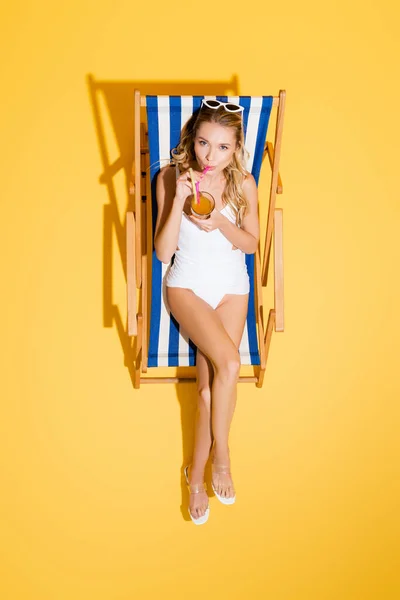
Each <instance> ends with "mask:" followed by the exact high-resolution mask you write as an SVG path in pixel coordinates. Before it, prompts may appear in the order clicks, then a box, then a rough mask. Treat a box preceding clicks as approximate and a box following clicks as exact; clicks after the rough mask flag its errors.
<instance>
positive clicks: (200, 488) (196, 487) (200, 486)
mask: <svg viewBox="0 0 400 600" xmlns="http://www.w3.org/2000/svg"><path fill="white" fill-rule="evenodd" d="M188 471H189V465H187V466H186V467H185V468H184V469H183V472H184V474H185V479H186V485H187V487H188V490H189V493H190V494H200V493H201V492H206V491H207V484H206V483H205V482H204V483H195V484H190V483H189V473H188ZM188 511H189V515H190V518H191V519H192V521H193V523H194V524H195V525H204V523H207V521H208V517H209V515H210V507H209V506H207V508H206V512H205V513H204V515H203V516H201V517H199V518H198V519H195V518H194V517H193V515H192V513H191V512H190V507H189V508H188Z"/></svg>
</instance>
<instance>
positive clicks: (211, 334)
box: [167, 287, 247, 495]
mask: <svg viewBox="0 0 400 600" xmlns="http://www.w3.org/2000/svg"><path fill="white" fill-rule="evenodd" d="M167 298H168V303H169V306H170V309H171V311H172V313H173V314H174V316H175V318H176V319H177V321H178V322H179V323H180V325H181V327H182V329H184V330H185V332H186V333H187V334H188V335H189V337H190V338H191V339H192V340H193V342H194V343H195V344H196V346H197V347H198V348H199V349H200V351H201V352H202V353H203V354H204V355H206V356H207V357H208V358H209V359H210V361H211V362H212V365H213V367H214V381H213V387H212V399H213V400H212V404H213V408H212V425H213V435H214V438H215V442H216V450H217V455H216V456H217V458H218V460H220V459H221V460H222V458H225V459H228V458H229V451H228V437H229V427H230V423H231V420H232V415H233V411H234V407H235V402H236V383H237V379H238V375H239V369H240V359H239V353H238V346H239V343H240V338H241V335H240V337H239V335H238V333H237V332H238V331H239V329H241V332H243V326H244V321H245V315H246V313H247V295H246V296H225V298H224V299H223V300H222V302H221V304H220V306H219V307H218V309H217V310H213V309H212V308H211V306H210V305H209V304H207V303H206V302H205V301H204V300H202V299H201V298H199V297H198V296H196V295H195V294H194V293H193V292H192V291H191V290H187V289H184V288H169V287H168V288H167ZM232 298H233V299H234V298H236V299H239V300H236V301H233V300H231V299H232ZM223 306H224V307H225V308H223ZM237 309H239V313H236V314H231V315H230V316H229V315H228V313H229V312H230V311H232V310H237ZM217 311H219V312H217ZM242 313H243V314H244V317H243V316H242ZM222 319H224V321H225V322H226V323H227V324H228V326H229V327H230V329H231V330H232V332H233V333H232V335H233V337H235V338H238V337H239V340H238V342H237V343H236V344H235V343H234V341H233V340H232V338H231V337H230V335H229V334H228V333H227V331H226V329H225V326H224V324H223V322H222ZM239 322H240V326H239ZM193 483H199V482H197V481H196V482H195V481H194V480H193ZM221 485H222V484H221ZM225 487H226V486H225ZM224 493H225V495H226V494H227V493H228V491H227V490H226V489H225V491H224Z"/></svg>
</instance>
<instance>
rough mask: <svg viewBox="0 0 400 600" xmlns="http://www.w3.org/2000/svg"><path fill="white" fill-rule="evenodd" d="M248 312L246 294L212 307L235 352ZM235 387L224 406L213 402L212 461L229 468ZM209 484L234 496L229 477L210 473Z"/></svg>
mask: <svg viewBox="0 0 400 600" xmlns="http://www.w3.org/2000/svg"><path fill="white" fill-rule="evenodd" d="M247 310H248V295H247V294H246V295H226V296H224V298H223V299H222V301H221V302H220V304H219V305H218V306H217V308H216V313H217V314H218V316H219V317H220V319H221V322H222V324H223V326H224V328H225V331H226V332H227V333H228V335H229V337H230V338H231V340H232V342H233V343H234V344H235V347H236V348H237V349H239V345H240V342H241V340H242V336H243V330H244V325H245V322H246V317H247ZM219 385H220V383H219V382H218V381H216V382H214V385H213V388H212V397H213V398H214V396H215V397H217V398H218V397H219V395H220V394H219V390H218V386H219ZM236 391H237V390H236V386H235V388H234V391H233V393H232V396H231V399H230V402H229V403H228V404H227V405H222V407H221V406H220V405H219V404H218V403H213V411H212V428H213V433H214V437H215V440H214V449H213V462H214V463H215V464H217V465H226V466H230V456H229V443H228V442H229V440H228V437H229V431H230V426H231V423H232V418H233V414H234V411H235V407H236V396H237V394H236ZM213 485H214V487H215V489H216V490H217V492H218V494H220V495H221V496H223V497H226V498H231V497H233V496H234V495H235V492H234V487H233V482H232V478H231V476H230V475H227V474H218V473H214V474H213Z"/></svg>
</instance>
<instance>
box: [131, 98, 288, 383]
mask: <svg viewBox="0 0 400 600" xmlns="http://www.w3.org/2000/svg"><path fill="white" fill-rule="evenodd" d="M204 97H206V98H208V99H210V98H217V99H218V100H221V101H223V102H227V101H228V102H234V103H239V104H240V105H241V106H244V111H243V124H244V132H245V147H246V149H247V150H248V152H249V153H250V158H249V161H248V164H247V170H248V171H250V172H251V173H252V174H253V176H254V178H255V180H256V182H257V183H258V180H259V176H260V170H261V167H262V165H263V163H264V159H265V158H266V157H267V156H268V159H269V160H268V162H269V165H270V167H271V171H272V172H271V183H270V192H269V204H268V220H267V227H266V233H265V243H264V250H263V252H262V253H261V252H260V248H259V249H258V250H257V252H256V253H255V254H249V255H246V264H247V269H248V273H249V277H250V293H249V304H248V316H247V321H246V325H245V330H244V333H243V338H242V341H241V344H240V348H239V352H240V359H241V365H242V366H244V367H246V366H248V367H247V369H248V368H249V367H250V370H251V372H250V375H249V374H247V375H243V374H242V372H241V374H240V377H239V382H246V383H255V384H256V386H257V387H261V386H262V384H263V380H264V374H265V369H266V362H267V358H268V352H269V346H270V341H271V336H272V331H273V329H275V331H277V332H282V331H283V330H284V314H283V240H282V227H283V211H282V209H280V208H279V209H277V208H275V199H276V194H277V193H278V194H281V193H282V191H283V188H282V181H281V177H280V174H279V158H280V151H281V140H282V131H283V117H284V109H285V98H286V93H285V91H283V90H281V91H280V93H279V96H262V97H249V96H240V97H227V96H141V95H140V91H138V90H136V91H135V109H134V110H135V114H134V125H135V141H134V163H133V169H132V179H131V184H130V194H131V196H132V197H134V207H133V210H128V212H127V226H126V234H127V239H126V242H127V243H126V248H127V304H128V310H127V321H128V323H127V326H128V335H129V336H135V337H136V348H135V365H134V386H135V388H139V387H140V384H141V383H167V382H169V383H178V382H180V381H194V380H195V374H193V367H194V365H195V359H196V348H195V346H194V344H193V342H192V341H191V340H189V339H187V338H186V337H185V334H184V332H181V331H180V330H179V324H178V323H177V322H176V320H175V319H174V318H173V316H172V315H171V314H170V313H169V311H168V308H167V306H166V303H165V301H164V293H165V292H164V289H163V278H164V275H165V273H166V271H167V268H168V265H165V264H163V263H161V262H160V261H159V260H158V258H157V256H156V253H155V250H154V245H153V234H154V228H155V222H156V217H157V203H156V197H155V185H156V178H157V174H158V172H159V170H160V168H162V167H163V166H164V165H165V164H168V162H169V160H170V157H171V149H172V148H174V147H175V146H176V145H177V143H178V140H179V136H180V132H181V129H182V127H183V125H184V124H185V122H186V121H187V120H188V119H189V118H190V117H191V115H192V114H193V112H194V111H196V110H197V109H198V108H200V105H201V101H202V99H203V98H204ZM273 107H276V109H277V110H276V125H275V144H272V142H269V141H267V139H266V138H267V131H268V125H269V121H270V115H271V111H272V109H273ZM265 162H266V161H265ZM259 206H261V207H263V206H265V200H263V198H261V197H260V195H259ZM272 236H273V237H274V308H272V309H270V311H269V315H268V320H267V322H266V323H265V321H264V307H263V295H262V286H266V285H267V282H268V270H269V262H270V253H271V245H272ZM137 290H139V294H138V297H137ZM164 367H167V368H170V367H175V369H176V368H178V373H177V375H175V376H171V375H170V374H169V373H168V374H165V373H164V374H161V375H160V372H161V373H162V372H163V371H165V369H164ZM167 370H168V369H167ZM241 371H243V369H242V368H241ZM147 374H148V375H147Z"/></svg>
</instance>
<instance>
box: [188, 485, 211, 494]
mask: <svg viewBox="0 0 400 600" xmlns="http://www.w3.org/2000/svg"><path fill="white" fill-rule="evenodd" d="M187 487H188V490H189V492H190V493H191V494H201V493H202V492H206V491H207V484H206V483H205V482H204V483H191V484H188V486H187Z"/></svg>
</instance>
